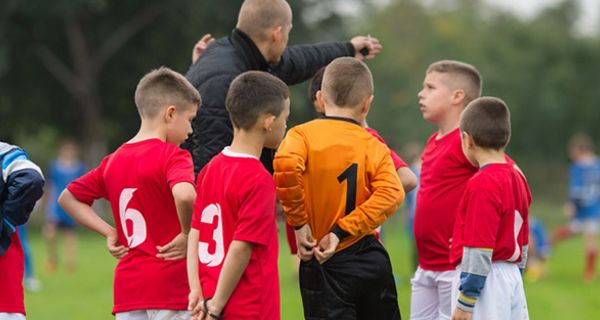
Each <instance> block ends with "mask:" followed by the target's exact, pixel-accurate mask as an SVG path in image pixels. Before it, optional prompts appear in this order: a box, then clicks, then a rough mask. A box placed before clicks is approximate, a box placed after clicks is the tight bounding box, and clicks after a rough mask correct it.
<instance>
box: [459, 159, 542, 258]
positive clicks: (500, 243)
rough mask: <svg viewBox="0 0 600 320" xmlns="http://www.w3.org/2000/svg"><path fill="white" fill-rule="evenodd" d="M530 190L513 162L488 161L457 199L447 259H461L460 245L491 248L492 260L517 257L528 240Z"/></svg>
mask: <svg viewBox="0 0 600 320" xmlns="http://www.w3.org/2000/svg"><path fill="white" fill-rule="evenodd" d="M530 204H531V193H530V192H529V187H528V186H527V181H526V180H525V177H524V176H523V174H521V173H520V172H519V171H517V170H516V169H515V168H514V166H513V164H511V163H504V164H500V163H498V164H489V165H487V166H484V167H483V168H481V170H479V172H478V173H476V174H475V175H474V176H473V178H471V180H469V182H468V184H467V188H466V190H465V193H464V196H463V198H462V200H461V204H460V208H459V212H458V215H457V216H456V223H455V226H454V235H453V237H452V239H453V240H452V254H451V260H452V263H453V264H454V265H458V264H459V263H460V262H461V259H462V255H463V247H465V246H466V247H471V248H487V249H493V255H492V261H508V262H520V261H521V248H522V246H524V245H527V244H528V243H529V240H528V238H529V223H528V219H527V216H528V212H529V205H530Z"/></svg>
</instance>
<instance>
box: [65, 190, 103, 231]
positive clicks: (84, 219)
mask: <svg viewBox="0 0 600 320" xmlns="http://www.w3.org/2000/svg"><path fill="white" fill-rule="evenodd" d="M58 203H59V204H60V206H61V207H62V208H63V209H64V210H65V211H66V212H67V213H68V214H69V215H70V216H71V217H72V218H73V219H74V220H75V221H77V223H79V224H80V225H82V226H84V227H86V228H88V229H90V230H92V231H94V232H97V233H99V234H101V235H102V236H104V237H106V236H107V235H108V234H110V233H111V232H114V230H115V229H114V228H113V227H112V226H111V225H109V224H108V223H106V221H104V220H102V218H100V216H98V214H97V213H96V212H95V211H94V209H92V207H90V206H89V205H87V204H85V203H83V202H80V201H79V200H77V199H76V198H75V197H74V196H73V194H72V193H71V192H70V191H69V190H68V189H65V190H64V191H63V192H62V193H61V195H60V197H59V198H58Z"/></svg>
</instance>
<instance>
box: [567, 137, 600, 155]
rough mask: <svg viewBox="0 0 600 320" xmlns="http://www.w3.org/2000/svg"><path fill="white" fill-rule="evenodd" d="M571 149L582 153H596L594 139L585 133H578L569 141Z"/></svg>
mask: <svg viewBox="0 0 600 320" xmlns="http://www.w3.org/2000/svg"><path fill="white" fill-rule="evenodd" d="M569 149H572V150H573V149H575V150H577V151H580V152H592V153H593V152H595V150H594V142H593V141H592V138H590V136H588V135H587V134H585V133H576V134H574V135H573V136H572V137H571V138H570V139H569Z"/></svg>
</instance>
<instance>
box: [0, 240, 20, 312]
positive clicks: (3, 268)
mask: <svg viewBox="0 0 600 320" xmlns="http://www.w3.org/2000/svg"><path fill="white" fill-rule="evenodd" d="M23 270H24V261H23V248H22V247H21V242H20V241H19V235H18V232H15V233H14V234H13V235H12V238H11V244H10V246H9V247H8V250H6V252H5V253H4V255H2V256H0V313H3V312H6V313H22V314H25V305H24V304H23Z"/></svg>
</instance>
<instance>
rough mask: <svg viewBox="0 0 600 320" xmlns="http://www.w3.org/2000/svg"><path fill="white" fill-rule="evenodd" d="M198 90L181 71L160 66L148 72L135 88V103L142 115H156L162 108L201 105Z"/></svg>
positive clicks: (182, 107)
mask: <svg viewBox="0 0 600 320" xmlns="http://www.w3.org/2000/svg"><path fill="white" fill-rule="evenodd" d="M201 101H202V99H201V98H200V94H199V93H198V90H196V88H194V86H193V85H192V84H191V83H190V82H189V81H188V80H187V79H186V78H185V77H184V76H182V75H181V74H180V73H177V72H175V71H173V70H171V69H169V68H166V67H160V68H158V69H155V70H152V71H150V72H149V73H147V74H146V75H145V76H144V77H143V78H142V79H141V80H140V82H139V83H138V85H137V88H136V89H135V105H136V106H137V109H138V112H139V114H140V116H142V117H154V116H156V115H157V114H158V112H159V111H160V109H161V108H163V107H167V106H170V105H174V106H176V107H178V108H181V109H184V108H186V107H188V106H189V105H196V106H199V105H200V102H201Z"/></svg>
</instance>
